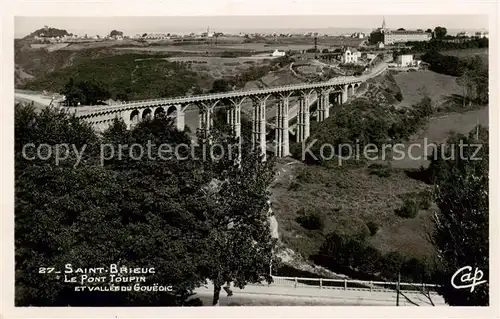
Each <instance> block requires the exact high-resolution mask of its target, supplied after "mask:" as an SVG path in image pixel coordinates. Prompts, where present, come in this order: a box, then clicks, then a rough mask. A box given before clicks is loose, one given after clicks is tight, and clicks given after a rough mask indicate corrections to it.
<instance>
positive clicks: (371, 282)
mask: <svg viewBox="0 0 500 319" xmlns="http://www.w3.org/2000/svg"><path fill="white" fill-rule="evenodd" d="M372 291H373V280H370V292H372Z"/></svg>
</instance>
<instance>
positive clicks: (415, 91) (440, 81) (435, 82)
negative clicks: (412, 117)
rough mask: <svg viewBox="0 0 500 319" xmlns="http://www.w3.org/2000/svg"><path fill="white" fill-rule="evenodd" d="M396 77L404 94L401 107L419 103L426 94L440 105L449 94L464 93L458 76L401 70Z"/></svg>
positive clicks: (426, 71)
mask: <svg viewBox="0 0 500 319" xmlns="http://www.w3.org/2000/svg"><path fill="white" fill-rule="evenodd" d="M394 79H395V80H396V83H397V85H398V86H399V87H400V88H401V91H402V95H403V101H401V103H400V104H399V106H401V107H408V106H410V105H413V104H416V103H418V102H419V101H420V100H421V99H422V97H423V96H424V95H425V94H428V95H429V97H430V98H431V99H432V101H433V102H434V103H435V104H437V105H439V104H441V103H443V102H446V97H447V96H450V95H452V94H460V93H462V88H461V87H460V86H459V85H458V83H457V81H456V77H454V76H450V75H444V74H439V73H436V72H433V71H428V70H422V71H418V72H401V73H398V74H395V75H394Z"/></svg>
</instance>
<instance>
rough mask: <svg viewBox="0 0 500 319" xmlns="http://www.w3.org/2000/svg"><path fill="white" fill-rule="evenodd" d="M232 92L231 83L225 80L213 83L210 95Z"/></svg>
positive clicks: (217, 80)
mask: <svg viewBox="0 0 500 319" xmlns="http://www.w3.org/2000/svg"><path fill="white" fill-rule="evenodd" d="M230 90H231V85H230V83H229V82H228V81H227V80H225V79H216V80H215V81H214V82H213V83H212V89H211V90H210V93H220V92H227V91H230Z"/></svg>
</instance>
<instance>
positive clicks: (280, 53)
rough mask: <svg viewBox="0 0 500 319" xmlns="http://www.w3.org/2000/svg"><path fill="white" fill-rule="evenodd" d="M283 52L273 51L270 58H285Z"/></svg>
mask: <svg viewBox="0 0 500 319" xmlns="http://www.w3.org/2000/svg"><path fill="white" fill-rule="evenodd" d="M285 54H286V53H285V51H279V50H278V49H276V50H274V52H273V53H271V56H273V57H280V56H285Z"/></svg>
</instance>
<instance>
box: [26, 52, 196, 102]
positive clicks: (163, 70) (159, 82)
mask: <svg viewBox="0 0 500 319" xmlns="http://www.w3.org/2000/svg"><path fill="white" fill-rule="evenodd" d="M92 52H93V53H92ZM65 54H67V53H66V52H64V53H62V55H65ZM87 54H89V55H90V56H89V55H87V56H82V55H78V56H76V57H75V59H73V61H72V64H71V65H68V66H67V67H64V68H58V69H56V70H55V71H53V72H50V73H46V74H43V75H41V76H39V77H37V78H36V79H35V80H33V81H31V82H28V83H27V84H26V85H24V87H23V88H24V89H28V90H48V91H52V92H60V91H61V90H62V88H63V87H64V85H65V84H66V83H67V82H68V81H69V80H70V78H74V79H75V80H76V79H78V80H92V79H96V80H99V81H100V82H102V83H106V85H107V86H108V89H109V91H110V92H111V96H112V98H114V99H116V98H117V97H119V98H120V99H130V100H132V99H146V98H155V97H169V96H179V95H185V94H187V93H188V92H189V91H190V90H191V89H193V87H197V86H199V84H200V79H199V77H198V76H197V75H196V73H194V72H192V71H190V70H188V69H187V68H186V67H184V65H183V64H181V63H175V62H169V61H166V60H165V59H163V56H159V57H158V58H152V56H151V55H139V54H123V55H116V56H106V53H104V54H102V53H101V54H102V55H104V57H96V56H95V55H96V54H98V53H95V51H87ZM50 56H52V54H50ZM55 56H58V54H56V55H54V56H53V58H55ZM61 58H62V59H64V57H61ZM69 61H70V60H67V64H69Z"/></svg>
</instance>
